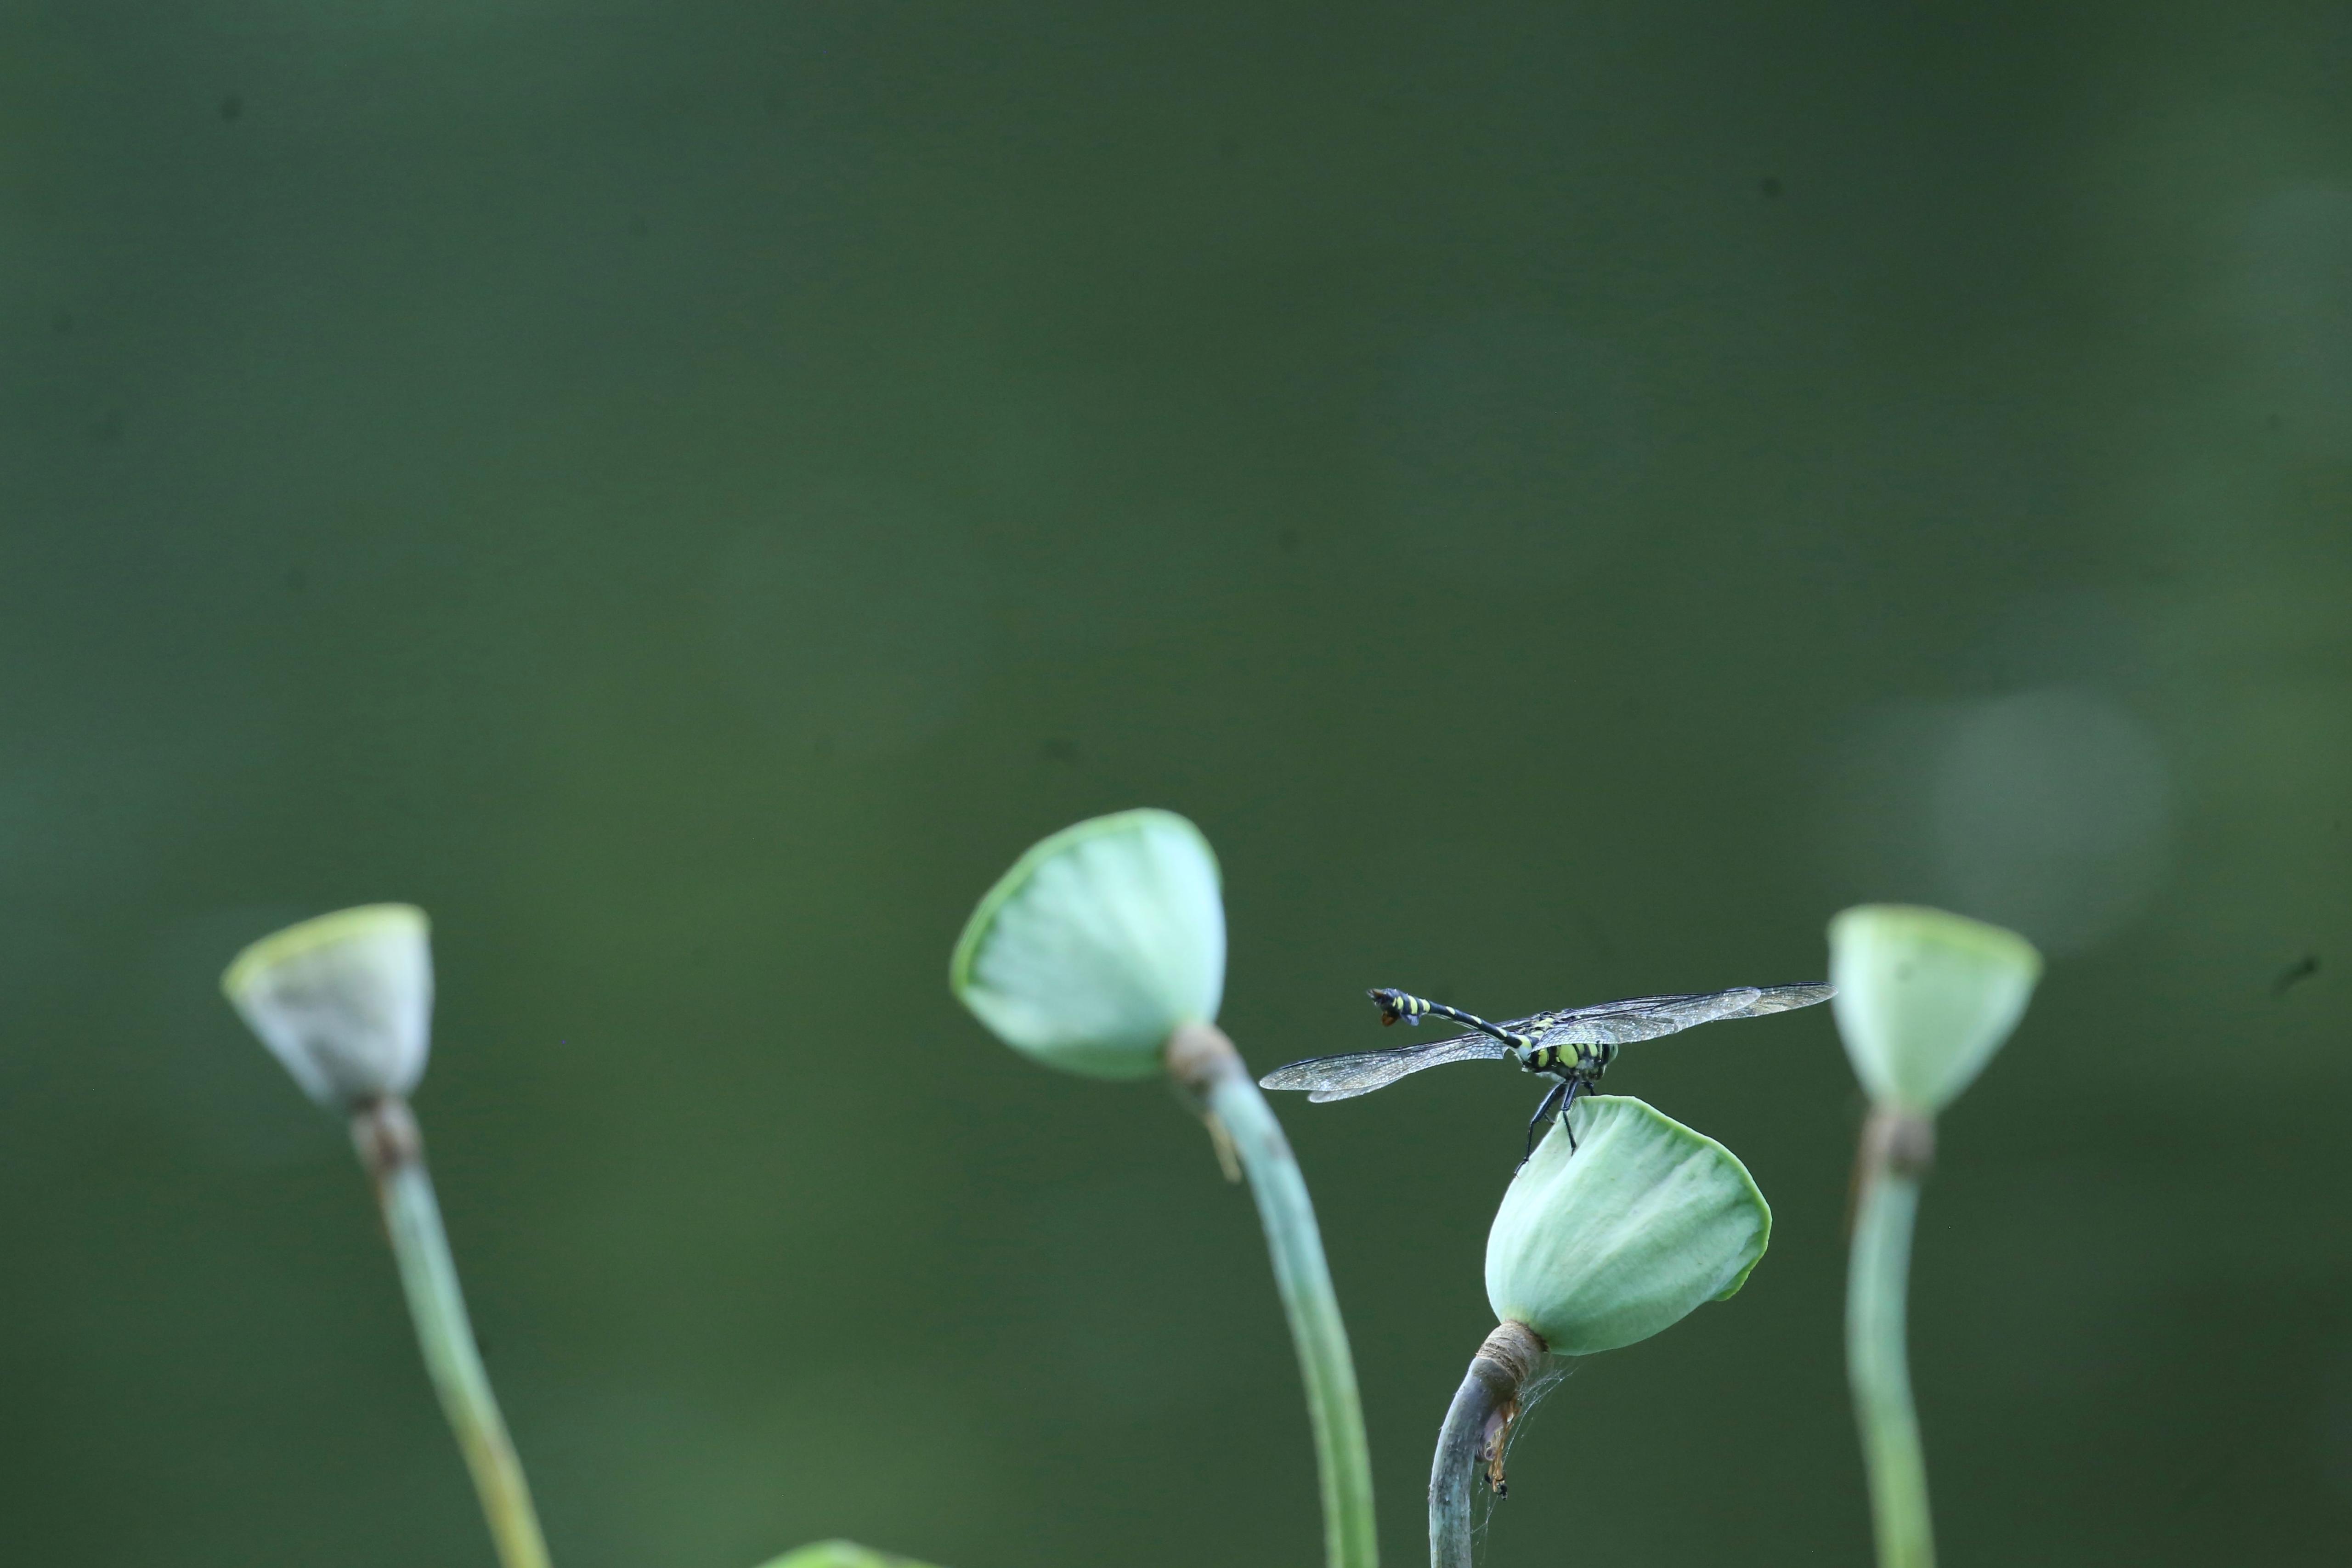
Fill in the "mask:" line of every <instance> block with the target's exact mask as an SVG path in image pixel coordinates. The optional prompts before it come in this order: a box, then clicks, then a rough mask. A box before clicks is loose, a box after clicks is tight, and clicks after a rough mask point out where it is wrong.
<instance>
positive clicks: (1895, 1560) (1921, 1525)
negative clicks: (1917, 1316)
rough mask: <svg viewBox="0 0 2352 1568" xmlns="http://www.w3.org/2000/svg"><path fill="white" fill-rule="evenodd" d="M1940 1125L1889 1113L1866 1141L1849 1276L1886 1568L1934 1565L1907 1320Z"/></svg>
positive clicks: (1862, 1422) (1854, 1361) (1855, 1379)
mask: <svg viewBox="0 0 2352 1568" xmlns="http://www.w3.org/2000/svg"><path fill="white" fill-rule="evenodd" d="M1935 1132H1936V1129H1935V1123H1934V1122H1933V1121H1929V1120H1928V1119H1927V1118H1926V1117H1924V1116H1919V1115H1916V1114H1912V1113H1908V1112H1902V1111H1895V1110H1883V1109H1882V1110H1874V1111H1873V1112H1872V1113H1871V1116H1870V1121H1869V1122H1868V1123H1867V1124H1866V1125H1865V1126H1864V1129H1863V1134H1862V1155H1861V1163H1860V1169H1859V1172H1858V1184H1859V1189H1860V1191H1859V1203H1858V1205H1857V1208H1856V1212H1855V1215H1854V1226H1853V1255H1852V1261H1851V1264H1850V1267H1849V1268H1848V1270H1847V1274H1846V1303H1845V1337H1846V1375H1847V1377H1848V1379H1849V1380H1850V1381H1851V1382H1852V1383H1853V1413H1854V1420H1855V1422H1856V1424H1857V1425H1858V1426H1860V1427H1861V1430H1862V1457H1863V1467H1864V1471H1865V1472H1866V1473H1867V1475H1868V1477H1869V1481H1870V1509H1871V1516H1872V1519H1873V1521H1874V1526H1875V1534H1876V1537H1877V1542H1878V1563H1879V1568H1935V1563H1936V1533H1935V1526H1934V1523H1933V1521H1932V1520H1931V1518H1930V1516H1929V1514H1928V1510H1927V1457H1926V1454H1925V1451H1924V1450H1923V1449H1922V1447H1921V1446H1920V1441H1919V1415H1918V1412H1917V1409H1916V1406H1915V1405H1913V1403H1912V1399H1911V1372H1910V1364H1909V1359H1908V1354H1907V1352H1906V1349H1905V1344H1904V1316H1905V1310H1906V1296H1907V1294H1908V1283H1909V1279H1910V1273H1911V1231H1912V1226H1913V1224H1914V1222H1915V1221H1916V1219H1917V1217H1918V1214H1919V1184H1920V1181H1921V1179H1922V1178H1923V1177H1924V1176H1925V1175H1926V1174H1927V1166H1928V1164H1929V1163H1930V1162H1931V1161H1932V1159H1933V1157H1934V1152H1935Z"/></svg>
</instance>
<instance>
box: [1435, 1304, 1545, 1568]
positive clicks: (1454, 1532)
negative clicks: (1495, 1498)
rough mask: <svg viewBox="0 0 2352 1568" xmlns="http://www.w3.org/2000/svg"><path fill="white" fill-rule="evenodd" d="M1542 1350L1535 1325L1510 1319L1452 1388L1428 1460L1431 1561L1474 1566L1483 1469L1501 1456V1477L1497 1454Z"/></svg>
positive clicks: (1438, 1567)
mask: <svg viewBox="0 0 2352 1568" xmlns="http://www.w3.org/2000/svg"><path fill="white" fill-rule="evenodd" d="M1543 1356H1544V1342H1543V1340H1542V1339H1541V1338H1540V1337H1539V1336H1538V1334H1537V1333H1536V1331H1534V1330H1533V1329H1530V1328H1528V1326H1527V1325H1526V1324H1524V1323H1504V1324H1502V1325H1500V1326H1499V1327H1497V1328H1496V1330H1495V1331H1494V1332H1493V1333H1491V1334H1488V1335H1487V1336H1486V1343H1485V1344H1482V1345H1480V1346H1479V1347H1478V1353H1477V1354H1476V1355H1475V1356H1473V1357H1471V1358H1470V1371H1469V1372H1468V1373H1467V1374H1465V1376H1464V1377H1463V1379H1462V1386H1461V1387H1460V1388H1458V1389H1456V1390H1454V1403H1453V1404H1452V1405H1449V1406H1448V1407H1447V1408H1446V1412H1445V1424H1444V1426H1441V1427H1440V1428H1438V1433H1437V1453H1436V1456H1435V1458H1433V1459H1432V1460H1431V1461H1430V1467H1429V1564H1430V1568H1470V1553H1471V1533H1470V1501H1471V1494H1472V1492H1473V1491H1474V1489H1475V1488H1476V1485H1477V1475H1478V1470H1479V1468H1480V1467H1481V1466H1482V1465H1484V1464H1486V1461H1487V1460H1488V1458H1490V1457H1493V1458H1495V1461H1496V1462H1495V1468H1494V1471H1493V1474H1492V1479H1493V1480H1494V1482H1495V1484H1496V1486H1500V1485H1501V1484H1502V1482H1501V1476H1502V1466H1501V1461H1500V1458H1499V1456H1500V1454H1501V1452H1502V1450H1503V1447H1504V1445H1505V1444H1506V1443H1507V1442H1508V1441H1509V1437H1510V1427H1511V1423H1512V1422H1513V1421H1516V1420H1517V1418H1518V1413H1519V1394H1520V1393H1521V1392H1522V1391H1523V1390H1524V1389H1525V1388H1526V1387H1527V1385H1528V1380H1529V1379H1530V1378H1531V1377H1533V1376H1534V1375H1535V1372H1536V1369H1537V1368H1538V1366H1540V1365H1541V1364H1542V1363H1543Z"/></svg>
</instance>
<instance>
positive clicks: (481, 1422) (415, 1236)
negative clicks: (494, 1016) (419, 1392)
mask: <svg viewBox="0 0 2352 1568" xmlns="http://www.w3.org/2000/svg"><path fill="white" fill-rule="evenodd" d="M352 1138H353V1142H356V1143H357V1144H358V1146H359V1150H360V1159H361V1163H362V1164H364V1165H366V1167H367V1169H368V1174H369V1175H370V1176H371V1177H372V1178H373V1180H374V1182H375V1188H376V1197H377V1200H378V1201H379V1202H380V1203H381V1204H382V1205H383V1223H384V1228H385V1229H386V1230H387V1231H388V1232H390V1233H391V1237H392V1253H393V1257H394V1258H395V1259H396V1260H397V1261H398V1263H399V1265H400V1283H401V1288H402V1289H403V1291H404V1293H405V1294H406V1295H407V1297H408V1311H409V1315H410V1316H411V1317H412V1318H414V1319H415V1321H416V1342H417V1343H418V1345H419V1346H420V1347H421V1348H422V1349H423V1350H424V1352H425V1373H427V1375H429V1376H430V1377H431V1378H432V1380H433V1390H434V1392H435V1393H436V1394H439V1395H440V1398H441V1410H442V1413H443V1414H444V1415H446V1416H447V1417H448V1418H449V1426H450V1428H451V1429H452V1430H453V1431H455V1432H456V1433H457V1447H458V1450H459V1452H461V1453H462V1454H464V1455H465V1458H466V1468H467V1470H469V1471H471V1472H472V1474H473V1478H474V1490H475V1491H476V1493H478V1495H479V1496H480V1498H481V1500H482V1512H483V1514H484V1516H485V1517H486V1518H488V1521H489V1526H490V1539H491V1541H492V1542H494V1543H495V1544H496V1545H497V1547H498V1553H499V1563H501V1564H502V1565H503V1568H548V1562H547V1543H546V1542H545V1541H544V1540H543V1539H541V1535H540V1531H539V1515H538V1514H537V1513H536V1512H535V1511H533V1510H532V1508H531V1505H530V1486H529V1485H528V1484H527V1483H526V1482H525V1481H524V1479H523V1474H522V1464H521V1461H520V1460H519V1459H518V1458H515V1451H514V1444H513V1442H512V1441H511V1440H510V1439H509V1437H508V1436H507V1425H506V1421H505V1419H504V1418H503V1417H502V1416H500V1415H499V1402H498V1400H497V1398H496V1397H495V1396H494V1395H493V1394H491V1393H490V1380H489V1374H488V1373H486V1372H484V1371H483V1370H482V1358H481V1354H480V1352H478V1350H477V1349H476V1348H475V1344H474V1330H473V1325H472V1323H471V1322H469V1321H467V1316H466V1299H465V1297H464V1295H463V1294H462V1293H461V1292H460V1291H459V1290H458V1288H457V1264H456V1262H455V1261H454V1260H452V1259H451V1258H450V1256H449V1238H448V1236H447V1234H446V1232H445V1231H444V1230H443V1229H442V1227H441V1208H440V1205H438V1204H437V1203H436V1202H435V1201H434V1197H433V1179H432V1177H430V1176H429V1175H427V1174H426V1173H425V1154H424V1147H423V1144H422V1142H421V1141H420V1140H419V1138H418V1136H417V1132H416V1123H415V1121H414V1120H413V1119H412V1118H411V1117H410V1116H409V1114H408V1108H407V1107H406V1106H405V1105H404V1104H403V1103H402V1102H400V1101H399V1100H380V1101H377V1102H376V1103H374V1104H373V1105H371V1106H368V1107H366V1108H365V1109H363V1110H361V1111H360V1112H359V1113H358V1115H357V1116H355V1117H354V1118H353V1119H352Z"/></svg>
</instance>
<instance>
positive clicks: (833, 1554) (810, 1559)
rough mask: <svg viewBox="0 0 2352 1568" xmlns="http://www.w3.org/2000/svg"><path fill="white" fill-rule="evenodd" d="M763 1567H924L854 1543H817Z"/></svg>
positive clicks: (776, 1559)
mask: <svg viewBox="0 0 2352 1568" xmlns="http://www.w3.org/2000/svg"><path fill="white" fill-rule="evenodd" d="M763 1568H926V1565H925V1564H923V1563H918V1562H916V1561H915V1560H914V1559H913V1558H911V1557H893V1556H891V1555H890V1554H889V1553H888V1552H877V1551H874V1550H873V1549H872V1548H870V1547H866V1546H860V1545H858V1544H857V1543H856V1542H854V1541H820V1542H817V1543H816V1544H815V1545H814V1546H803V1547H802V1548H801V1549H800V1550H799V1551H797V1552H785V1553H784V1554H783V1555H782V1557H778V1558H774V1559H772V1560H771V1561H770V1562H768V1563H766V1564H764V1565H763Z"/></svg>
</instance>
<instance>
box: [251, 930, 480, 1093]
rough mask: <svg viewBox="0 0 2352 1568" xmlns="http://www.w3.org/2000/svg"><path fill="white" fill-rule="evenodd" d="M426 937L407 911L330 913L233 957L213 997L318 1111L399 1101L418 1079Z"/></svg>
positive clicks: (427, 978)
mask: <svg viewBox="0 0 2352 1568" xmlns="http://www.w3.org/2000/svg"><path fill="white" fill-rule="evenodd" d="M427 930H428V927H427V922H426V921H425V911H424V910H420V909H417V908H416V907H415V906H414V905H411V904H367V905H363V906H362V907H361V908H359V909H354V910H337V911H336V912H335V913H333V914H331V915H320V917H319V918H318V919H316V920H309V921H303V922H302V923H301V924H299V925H293V926H288V927H287V928H286V929H285V930H284V931H278V933H276V934H275V935H273V936H266V937H263V938H262V939H261V940H260V941H259V942H255V943H254V944H253V945H252V946H251V947H248V948H247V949H246V950H245V951H244V952H241V953H238V954H237V955H236V962H235V963H231V964H230V965H229V966H228V972H227V973H225V974H223V975H222V976H221V989H222V990H223V991H224V992H226V994H227V995H228V999H229V1001H230V1002H231V1003H232V1004H234V1005H235V1006H236V1010H237V1012H238V1013H239V1014H240V1015H242V1016H243V1017H244V1019H245V1021H246V1022H247V1024H249V1025H251V1026H252V1027H253V1032H254V1033H255V1034H257V1035H258V1036H260V1037H261V1042H262V1044H264V1045H266V1046H268V1047H269V1049H270V1052H271V1054H272V1055H274V1056H276V1057H277V1058H278V1060H279V1061H281V1062H283V1063H285V1064H286V1070H287V1071H288V1072H290V1073H292V1074H293V1075H294V1081H295V1082H297V1083H299V1084H300V1085H301V1086H302V1089H303V1092H304V1093H306V1094H308V1095H309V1096H310V1098H311V1099H312V1100H317V1101H318V1102H319V1103H320V1104H321V1105H326V1106H331V1107H334V1108H336V1109H338V1110H343V1109H348V1108H350V1107H351V1106H353V1105H356V1104H358V1103H360V1102H362V1101H363V1100H373V1099H376V1098H377V1097H379V1096H382V1095H387V1094H397V1095H405V1094H406V1093H408V1091H409V1090H411V1089H415V1087H416V1080H417V1079H420V1078H422V1077H424V1076H425V1051H426V1049H427V1047H428V1044H429V1040H430V1036H431V1029H432V1019H433V952H432V948H431V946H430V944H429V942H427V939H426V932H427Z"/></svg>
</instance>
